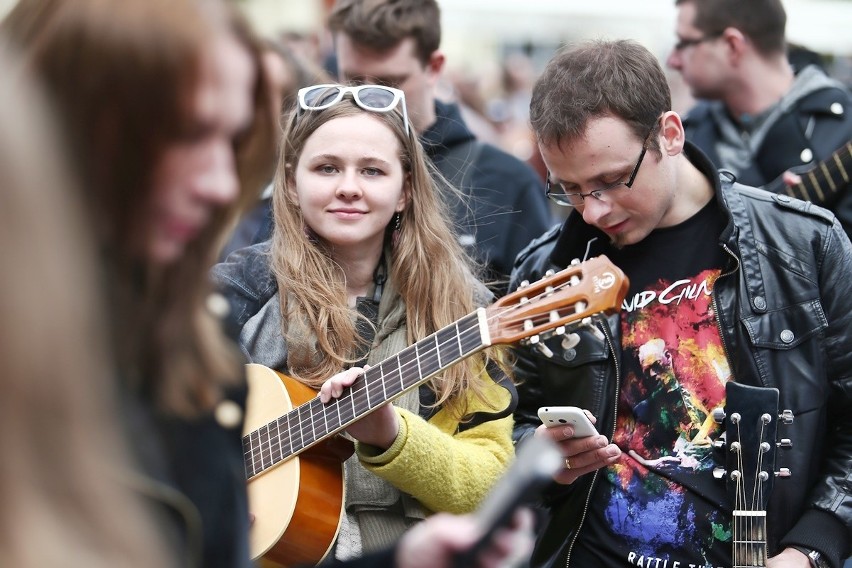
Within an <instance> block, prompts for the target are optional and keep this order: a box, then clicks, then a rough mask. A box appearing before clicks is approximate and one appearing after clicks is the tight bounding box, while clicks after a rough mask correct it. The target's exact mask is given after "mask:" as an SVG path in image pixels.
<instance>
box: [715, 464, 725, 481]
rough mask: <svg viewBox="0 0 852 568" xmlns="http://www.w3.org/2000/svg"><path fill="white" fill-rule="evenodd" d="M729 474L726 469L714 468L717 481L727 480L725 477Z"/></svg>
mask: <svg viewBox="0 0 852 568" xmlns="http://www.w3.org/2000/svg"><path fill="white" fill-rule="evenodd" d="M727 473H728V472H726V471H725V469H724V468H721V467H714V468H713V479H717V480H722V479H725V475H726V474H727Z"/></svg>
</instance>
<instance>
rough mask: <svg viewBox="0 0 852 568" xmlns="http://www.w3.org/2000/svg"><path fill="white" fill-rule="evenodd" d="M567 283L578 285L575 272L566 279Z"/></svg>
mask: <svg viewBox="0 0 852 568" xmlns="http://www.w3.org/2000/svg"><path fill="white" fill-rule="evenodd" d="M568 284H569V285H570V286H579V285H580V277H579V276H577V275H576V274H572V275H571V278H569V279H568Z"/></svg>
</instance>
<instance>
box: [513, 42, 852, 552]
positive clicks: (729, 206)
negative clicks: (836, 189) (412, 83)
mask: <svg viewBox="0 0 852 568" xmlns="http://www.w3.org/2000/svg"><path fill="white" fill-rule="evenodd" d="M531 121H532V126H533V129H534V131H535V133H536V136H537V138H538V141H539V147H540V149H541V151H542V156H543V158H544V162H545V164H546V165H547V167H548V171H549V183H548V195H549V196H550V197H551V198H552V199H554V201H557V202H558V203H561V204H563V205H567V206H569V207H573V210H572V211H571V212H570V215H569V216H568V218H567V219H566V221H565V223H564V225H562V226H561V227H557V228H554V229H552V230H551V231H549V232H547V233H545V234H544V235H543V236H542V237H541V238H539V239H538V240H536V241H534V242H533V243H531V245H530V246H529V247H528V248H527V249H526V250H525V251H524V252H522V253H521V254H520V255H519V257H518V260H517V262H516V264H515V268H514V271H513V274H512V281H511V283H510V290H514V289H515V288H517V287H519V286H520V285H521V283H522V282H523V281H525V280H526V281H534V280H537V279H539V278H541V277H542V276H544V274H545V272H546V271H548V270H559V269H562V268H564V267H566V266H567V265H569V264H570V263H571V262H572V260H574V259H578V260H583V259H584V258H587V257H593V256H597V255H600V254H606V255H607V256H608V257H609V258H610V259H611V260H612V261H613V263H614V264H615V265H617V266H618V267H620V268H621V269H622V270H623V271H624V273H625V274H626V275H627V277H628V278H629V279H630V290H629V292H628V295H627V297H626V299H625V300H624V302H623V304H622V310H621V313H619V314H616V315H612V316H609V317H604V316H596V317H594V318H592V320H591V322H589V324H588V325H585V326H582V327H579V328H576V329H573V330H569V331H570V332H571V333H569V334H568V335H564V336H555V337H552V338H549V339H547V340H546V341H543V343H544V344H545V345H546V346H547V347H548V349H543V348H542V349H536V348H534V347H521V348H518V352H517V355H518V361H517V366H516V370H517V379H518V381H519V388H518V391H519V396H520V400H519V405H518V409H517V411H516V414H515V418H516V427H515V437H516V441H517V443H519V444H520V443H523V440H524V439H525V438H527V437H528V436H533V435H539V436H541V435H545V436H550V437H552V438H554V439H556V440H557V441H559V443H560V444H561V446H562V450H563V453H564V455H565V458H566V462H565V465H566V470H565V471H564V472H562V473H561V474H560V475H558V476H557V477H556V478H555V480H556V482H557V483H556V484H554V485H553V487H552V488H551V490H550V491H549V492H548V493H547V495H546V498H545V503H544V505H545V506H546V511H547V513H546V520H545V523H544V526H543V527H542V529H541V532H540V535H539V538H538V541H537V544H536V549H535V551H534V553H533V557H532V565H533V566H579V567H582V568H590V567H592V568H593V567H611V566H644V567H648V566H655V567H656V566H659V567H663V566H666V567H673V566H682V567H683V566H732V565H737V564H738V565H745V564H746V563H747V564H748V565H764V566H769V567H776V568H777V567H782V566H784V567H795V566H800V567H802V568H806V567H807V566H810V565H815V566H831V567H833V568H839V566H840V564H841V562H842V558H844V557H846V556H847V555H848V554H849V552H850V550H849V542H850V537H852V473H850V472H852V335H850V331H849V330H850V325H852V294H850V282H852V245H850V242H849V239H848V237H847V236H846V234H845V233H844V231H843V230H842V228H841V227H840V224H839V223H838V221H837V220H836V219H835V217H834V215H832V214H831V213H830V212H829V211H827V210H825V209H822V208H819V207H817V206H815V205H813V204H812V203H809V202H805V201H800V200H797V199H794V198H791V197H789V196H786V195H779V194H773V193H769V192H765V191H763V190H759V189H755V188H751V187H747V186H744V185H741V184H739V183H737V182H736V181H735V179H734V176H733V175H731V174H730V173H726V172H722V173H721V175H720V174H718V173H717V172H716V170H715V168H714V167H713V165H712V164H711V162H710V161H709V160H708V159H707V158H706V156H705V155H704V154H703V153H702V152H701V151H700V150H698V149H697V148H696V147H695V146H693V145H692V144H690V143H689V142H687V141H686V140H685V134H684V127H683V124H682V122H681V120H680V117H679V116H678V115H677V114H676V113H675V112H673V111H671V97H670V93H669V88H668V85H667V83H666V79H665V75H664V74H663V71H662V69H661V68H660V66H659V63H658V62H657V61H656V59H655V57H654V56H653V55H652V54H651V53H650V52H648V50H646V49H645V48H643V47H641V46H639V45H638V44H637V43H635V42H631V41H618V42H590V43H586V44H581V45H579V46H574V47H569V48H567V49H566V50H563V51H561V52H560V53H558V54H557V55H556V56H555V57H554V58H553V59H552V60H551V62H550V63H549V64H548V66H547V68H546V69H545V71H544V73H543V74H542V76H541V77H540V79H539V81H538V82H537V84H536V86H535V89H534V92H533V98H532V104H531ZM637 156H638V158H637ZM728 382H733V383H738V384H743V385H751V386H754V387H759V388H760V389H761V390H759V391H758V392H760V393H761V394H765V393H766V392H767V389H769V388H775V389H778V391H779V392H780V404H779V408H778V409H772V408H770V409H769V410H767V412H768V413H769V415H770V416H776V415H777V410H779V409H790V410H791V411H792V412H793V414H794V416H795V419H794V422H793V423H792V424H791V425H789V426H786V425H784V426H781V425H779V426H778V429H779V436H783V437H784V438H790V439H791V440H792V442H793V447H792V448H791V449H788V450H779V451H778V452H775V451H774V448H775V443H774V442H775V440H768V441H767V446H766V447H765V449H767V450H769V454H767V455H766V456H765V459H766V460H767V461H768V465H767V469H768V470H769V472H773V471H775V470H779V468H782V467H783V468H788V469H789V470H790V472H791V477H790V478H789V479H774V480H773V481H774V488H773V490H772V491H771V492H770V493H769V495H768V502H762V500H761V499H760V497H762V495H761V494H760V493H759V492H758V496H757V498H753V497H754V496H753V495H752V494H750V495H749V499H747V501H749V503H748V507H751V506H755V505H757V508H759V509H761V510H764V509H765V511H766V520H765V524H766V530H767V533H768V537H767V538H766V545H765V547H763V548H762V549H759V550H760V553H759V555H764V556H768V557H769V558H768V560H765V563H763V564H752V563H751V560H752V558H749V559H748V561H747V562H746V560H742V559H740V560H736V559H734V558H732V554H733V553H732V549H733V541H734V540H737V541H739V540H741V539H740V538H738V537H737V532H736V531H735V528H736V527H734V523H733V522H732V520H731V519H732V516H733V513H732V511H733V509H734V508H736V509H737V510H740V509H743V508H745V507H743V506H742V505H737V506H736V507H734V501H733V500H732V498H731V497H730V496H729V495H728V492H727V489H726V483H725V482H724V481H719V480H716V479H714V475H713V470H714V469H715V468H717V467H724V466H725V458H724V453H725V452H723V451H722V450H718V449H715V448H714V444H713V442H714V441H716V440H718V439H719V435H720V433H721V430H722V426H721V425H718V424H716V423H715V422H714V420H713V417H712V413H713V410H715V409H717V408H724V407H725V405H726V404H727V403H731V402H732V400H730V399H732V398H733V395H729V394H726V392H727V391H726V385H727V383H728ZM726 397H727V398H728V399H727V400H726ZM555 405H573V406H579V407H582V408H585V409H587V410H588V411H590V413H591V414H592V415H593V416H594V417H595V418H596V426H597V429H598V431H599V432H600V433H601V434H603V435H604V436H606V437H607V438H608V439H609V440H611V441H612V443H613V444H614V445H616V446H617V447H618V449H619V450H620V452H619V451H616V452H613V453H607V455H608V456H609V457H606V456H604V454H603V453H602V452H608V448H609V447H608V446H607V447H603V448H602V447H601V443H600V441H599V440H597V439H596V438H595V437H593V438H581V439H574V438H573V437H572V436H573V432H572V429H571V428H570V427H565V428H549V429H548V428H545V427H544V426H543V425H541V422H540V421H539V419H538V417H537V409H538V408H539V407H541V406H555ZM770 410H771V412H770ZM757 416H759V414H757ZM742 424H743V426H742V427H743V429H745V428H747V427H748V426H749V425H748V424H747V422H746V420H743V421H742ZM728 429H729V430H732V431H729V432H727V433H726V435H727V437H728V441H729V442H732V441H734V439H735V437H734V434H735V432H734V431H733V429H732V428H730V427H729V428H728ZM757 439H758V443H759V440H760V438H757ZM755 445H757V443H756V444H755ZM743 446H745V445H743ZM746 449H750V448H745V447H744V448H743V452H744V453H745V451H746ZM755 450H757V448H755ZM772 456H775V459H776V461H775V462H772V460H771V459H770V457H772ZM606 460H609V461H610V462H611V465H607V466H605V467H603V468H600V469H598V468H599V467H600V465H601V463H602V462H603V461H606ZM744 472H745V473H746V476H752V477H756V475H754V474H755V473H756V472H750V471H749V470H747V469H744ZM772 477H774V476H772V475H771V473H770V478H772ZM757 502H759V503H757ZM761 518H762V517H761Z"/></svg>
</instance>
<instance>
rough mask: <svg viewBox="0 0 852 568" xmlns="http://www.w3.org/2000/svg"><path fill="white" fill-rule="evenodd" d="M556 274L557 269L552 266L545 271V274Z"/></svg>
mask: <svg viewBox="0 0 852 568" xmlns="http://www.w3.org/2000/svg"><path fill="white" fill-rule="evenodd" d="M554 274H556V271H555V270H553V269H552V268H551V269H549V270H547V271H546V272H545V273H544V276H545V277H547V276H553V275H554Z"/></svg>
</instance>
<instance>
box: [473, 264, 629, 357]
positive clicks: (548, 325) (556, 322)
mask: <svg viewBox="0 0 852 568" xmlns="http://www.w3.org/2000/svg"><path fill="white" fill-rule="evenodd" d="M628 287H629V283H628V280H627V277H626V276H625V275H624V273H623V272H622V271H621V269H619V268H618V267H617V266H615V265H614V264H612V262H611V261H610V260H609V259H608V258H607V257H606V256H598V257H595V258H591V259H589V260H586V261H585V262H582V263H576V264H572V265H571V266H569V267H568V268H566V269H564V270H561V271H560V272H557V273H555V274H548V275H547V276H545V277H544V278H542V279H541V280H539V281H537V282H533V283H532V284H527V283H525V284H522V285H521V287H520V288H518V290H516V291H515V292H513V293H511V294H508V295H506V296H504V297H502V298H501V299H500V300H498V301H497V302H496V303H494V304H493V305H492V306H491V307H489V308H488V309H487V310H486V311H487V314H488V328H489V333H490V337H491V343H492V344H499V343H516V342H518V341H520V340H523V339H531V338H535V339H537V338H538V337H539V336H542V337H548V336H549V335H553V334H560V333H564V332H565V328H566V326H570V325H571V324H577V323H580V322H582V321H583V320H584V319H585V318H588V317H591V316H592V315H594V314H597V313H603V314H611V313H613V312H615V311H617V310H618V309H620V307H621V303H622V301H623V300H624V297H625V296H626V295H627V289H628Z"/></svg>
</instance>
